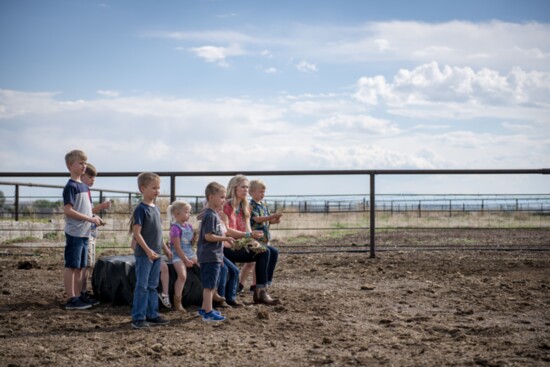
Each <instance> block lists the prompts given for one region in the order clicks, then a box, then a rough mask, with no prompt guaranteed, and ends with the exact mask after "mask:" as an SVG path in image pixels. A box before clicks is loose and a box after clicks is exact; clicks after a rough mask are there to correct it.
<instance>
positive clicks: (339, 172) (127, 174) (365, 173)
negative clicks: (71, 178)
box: [0, 168, 550, 257]
mask: <svg viewBox="0 0 550 367" xmlns="http://www.w3.org/2000/svg"><path fill="white" fill-rule="evenodd" d="M140 173H141V172H100V173H99V174H98V176H101V177H136V176H137V175H139V174H140ZM156 173H157V174H158V175H159V176H161V177H169V179H170V185H169V187H170V202H171V201H173V200H175V199H176V197H177V196H178V195H177V194H176V178H177V177H213V176H235V175H237V174H244V175H248V176H335V175H336V176H338V175H340V176H343V175H363V176H368V177H369V183H370V185H369V196H368V198H369V199H368V203H369V205H368V212H369V213H370V215H369V220H370V225H369V231H370V251H369V252H370V256H371V257H375V238H376V237H375V230H376V208H377V207H378V206H377V205H376V201H375V199H376V194H375V193H376V190H375V178H376V176H377V175H547V174H550V169H549V168H541V169H435V170H412V169H411V170H400V169H398V170H391V169H390V170H311V171H210V172H156ZM0 177H41V178H44V177H67V173H66V172H0ZM17 190H18V186H16V191H17ZM96 190H97V189H96ZM103 191H106V190H103ZM129 195H130V196H129V197H130V199H129V202H130V204H131V198H132V196H131V195H132V194H129ZM15 196H18V194H17V193H16V195H15ZM17 200H19V198H18V199H17ZM419 207H420V209H422V203H420V205H419ZM365 210H366V209H365ZM390 210H391V209H390ZM451 211H452V203H451Z"/></svg>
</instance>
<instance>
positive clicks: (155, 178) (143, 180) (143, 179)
mask: <svg viewBox="0 0 550 367" xmlns="http://www.w3.org/2000/svg"><path fill="white" fill-rule="evenodd" d="M137 182H138V188H139V189H140V190H141V188H142V187H147V186H149V185H150V184H151V182H155V183H156V182H160V176H159V175H157V174H156V173H153V172H142V173H140V174H139V175H138V177H137Z"/></svg>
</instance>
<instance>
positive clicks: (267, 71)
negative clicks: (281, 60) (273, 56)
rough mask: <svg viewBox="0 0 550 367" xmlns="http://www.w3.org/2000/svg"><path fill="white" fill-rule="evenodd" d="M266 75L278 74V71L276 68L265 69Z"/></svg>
mask: <svg viewBox="0 0 550 367" xmlns="http://www.w3.org/2000/svg"><path fill="white" fill-rule="evenodd" d="M264 73H266V74H277V73H278V70H277V69H276V68H274V67H270V68H265V69H264Z"/></svg>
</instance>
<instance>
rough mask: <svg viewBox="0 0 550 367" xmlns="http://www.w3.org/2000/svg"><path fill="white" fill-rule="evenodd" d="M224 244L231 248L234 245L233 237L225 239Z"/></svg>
mask: <svg viewBox="0 0 550 367" xmlns="http://www.w3.org/2000/svg"><path fill="white" fill-rule="evenodd" d="M225 242H227V243H229V244H230V245H231V247H233V245H234V244H235V239H234V238H233V237H227V239H226V240H225Z"/></svg>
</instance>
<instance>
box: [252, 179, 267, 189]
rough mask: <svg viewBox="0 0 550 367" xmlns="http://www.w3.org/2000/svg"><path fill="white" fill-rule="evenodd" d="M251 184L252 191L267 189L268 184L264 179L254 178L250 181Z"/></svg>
mask: <svg viewBox="0 0 550 367" xmlns="http://www.w3.org/2000/svg"><path fill="white" fill-rule="evenodd" d="M249 185H250V187H249V191H250V192H253V191H256V190H258V189H264V190H265V189H267V186H266V185H265V183H264V182H263V181H262V180H252V181H250V184H249Z"/></svg>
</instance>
